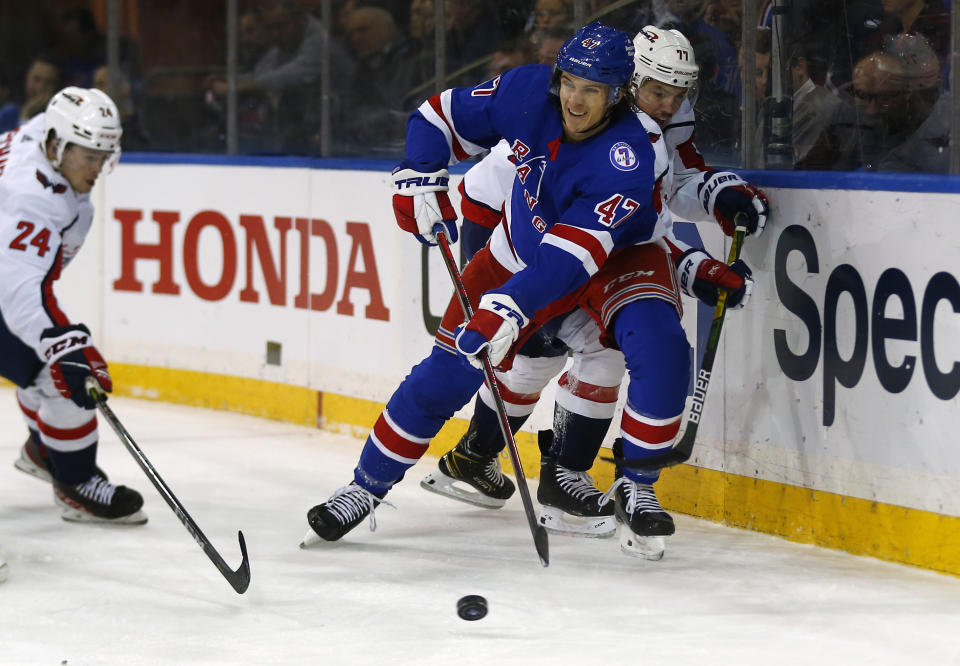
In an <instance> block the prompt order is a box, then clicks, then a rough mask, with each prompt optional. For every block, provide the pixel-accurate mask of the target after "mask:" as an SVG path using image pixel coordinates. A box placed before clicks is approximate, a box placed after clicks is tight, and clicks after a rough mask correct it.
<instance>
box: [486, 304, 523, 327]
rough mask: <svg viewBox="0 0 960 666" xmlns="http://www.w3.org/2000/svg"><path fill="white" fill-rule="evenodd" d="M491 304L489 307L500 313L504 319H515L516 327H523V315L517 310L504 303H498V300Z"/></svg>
mask: <svg viewBox="0 0 960 666" xmlns="http://www.w3.org/2000/svg"><path fill="white" fill-rule="evenodd" d="M491 305H492V306H493V307H491V308H490V309H491V310H492V311H493V312H496V313H497V314H498V315H500V316H501V317H503V318H504V319H507V318H509V319H514V320H516V322H517V327H518V328H523V316H522V315H521V314H520V313H519V312H517V311H516V310H514V309H513V308H511V307H510V306H509V305H507V304H505V303H500V302H499V301H494V302H493V303H492V304H491Z"/></svg>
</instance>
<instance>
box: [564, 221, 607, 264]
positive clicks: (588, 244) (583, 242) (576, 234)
mask: <svg viewBox="0 0 960 666" xmlns="http://www.w3.org/2000/svg"><path fill="white" fill-rule="evenodd" d="M550 233H551V234H553V235H554V236H557V237H558V238H563V239H564V240H568V241H570V242H571V243H574V244H575V245H579V246H580V247H582V248H583V249H585V250H586V251H587V252H589V253H590V256H591V257H593V263H594V264H596V266H597V268H599V267H600V266H602V265H603V262H605V261H606V260H607V251H606V250H605V249H604V247H603V244H602V243H601V242H600V241H599V240H598V239H597V237H596V236H594V235H593V234H589V233H587V232H586V231H584V230H583V229H580V228H578V227H572V226H570V225H569V224H555V225H553V228H552V229H550Z"/></svg>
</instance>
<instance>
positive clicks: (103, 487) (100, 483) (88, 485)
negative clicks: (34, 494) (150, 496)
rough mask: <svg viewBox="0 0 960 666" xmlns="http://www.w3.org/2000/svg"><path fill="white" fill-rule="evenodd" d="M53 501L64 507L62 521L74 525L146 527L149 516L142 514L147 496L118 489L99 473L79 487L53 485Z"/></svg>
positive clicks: (125, 489) (123, 487)
mask: <svg viewBox="0 0 960 666" xmlns="http://www.w3.org/2000/svg"><path fill="white" fill-rule="evenodd" d="M53 497H54V500H55V501H56V503H57V504H59V505H60V506H61V507H63V513H62V514H61V518H63V519H64V520H68V521H70V522H74V523H117V524H122V525H143V524H144V523H145V522H147V515H146V514H145V513H143V511H141V510H140V507H142V506H143V496H142V495H141V494H140V493H138V492H137V491H136V490H133V489H132V488H127V487H126V486H115V485H113V484H112V483H110V482H109V481H107V479H106V478H105V477H104V476H103V475H102V474H100V473H99V472H97V473H95V474H94V475H93V476H91V477H90V478H89V479H87V480H86V481H84V482H83V483H78V484H75V485H71V484H67V483H62V482H60V481H54V482H53Z"/></svg>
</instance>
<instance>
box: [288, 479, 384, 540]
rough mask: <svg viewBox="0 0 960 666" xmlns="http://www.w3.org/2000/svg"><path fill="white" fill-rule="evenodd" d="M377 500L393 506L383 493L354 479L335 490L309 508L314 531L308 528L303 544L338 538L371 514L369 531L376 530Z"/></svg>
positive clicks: (379, 502)
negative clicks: (326, 498) (381, 494)
mask: <svg viewBox="0 0 960 666" xmlns="http://www.w3.org/2000/svg"><path fill="white" fill-rule="evenodd" d="M378 504H386V505H387V506H393V505H392V504H390V502H387V501H386V500H384V499H383V496H378V495H375V494H373V493H371V492H370V491H369V490H366V489H364V488H361V487H360V486H358V485H357V484H356V482H353V481H351V482H350V483H349V484H348V485H346V486H344V487H343V488H340V489H339V490H337V491H335V492H334V493H333V494H332V495H331V496H330V499H328V500H327V501H326V502H324V503H323V504H318V505H316V506H315V507H313V508H312V509H310V510H309V511H308V512H307V522H308V523H309V524H310V529H311V530H312V531H311V532H307V535H306V536H305V537H304V538H303V541H301V543H300V547H301V548H306V547H307V546H310V545H312V544H314V543H318V542H319V541H318V539H317V537H320V538H321V539H323V540H324V541H337V540H338V539H340V537H342V536H343V535H344V534H346V533H347V532H349V531H350V530H352V529H353V528H354V527H356V526H357V525H359V524H360V522H361V521H362V520H363V519H364V518H366V517H367V516H370V531H371V532H373V531H375V530H376V529H377V521H376V518H375V517H374V511H375V509H376V507H377V505H378Z"/></svg>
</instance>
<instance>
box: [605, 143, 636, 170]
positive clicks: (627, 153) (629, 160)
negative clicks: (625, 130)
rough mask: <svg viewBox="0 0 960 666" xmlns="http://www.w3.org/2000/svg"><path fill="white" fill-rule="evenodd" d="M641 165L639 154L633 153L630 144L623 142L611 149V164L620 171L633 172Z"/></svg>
mask: <svg viewBox="0 0 960 666" xmlns="http://www.w3.org/2000/svg"><path fill="white" fill-rule="evenodd" d="M639 163H640V160H638V159H637V154H636V153H635V152H633V148H631V147H630V144H628V143H624V142H623V141H620V142H619V143H615V144H613V147H612V148H611V149H610V164H612V165H613V166H615V167H616V168H618V169H620V171H633V170H634V169H636V168H637V165H638V164H639Z"/></svg>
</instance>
